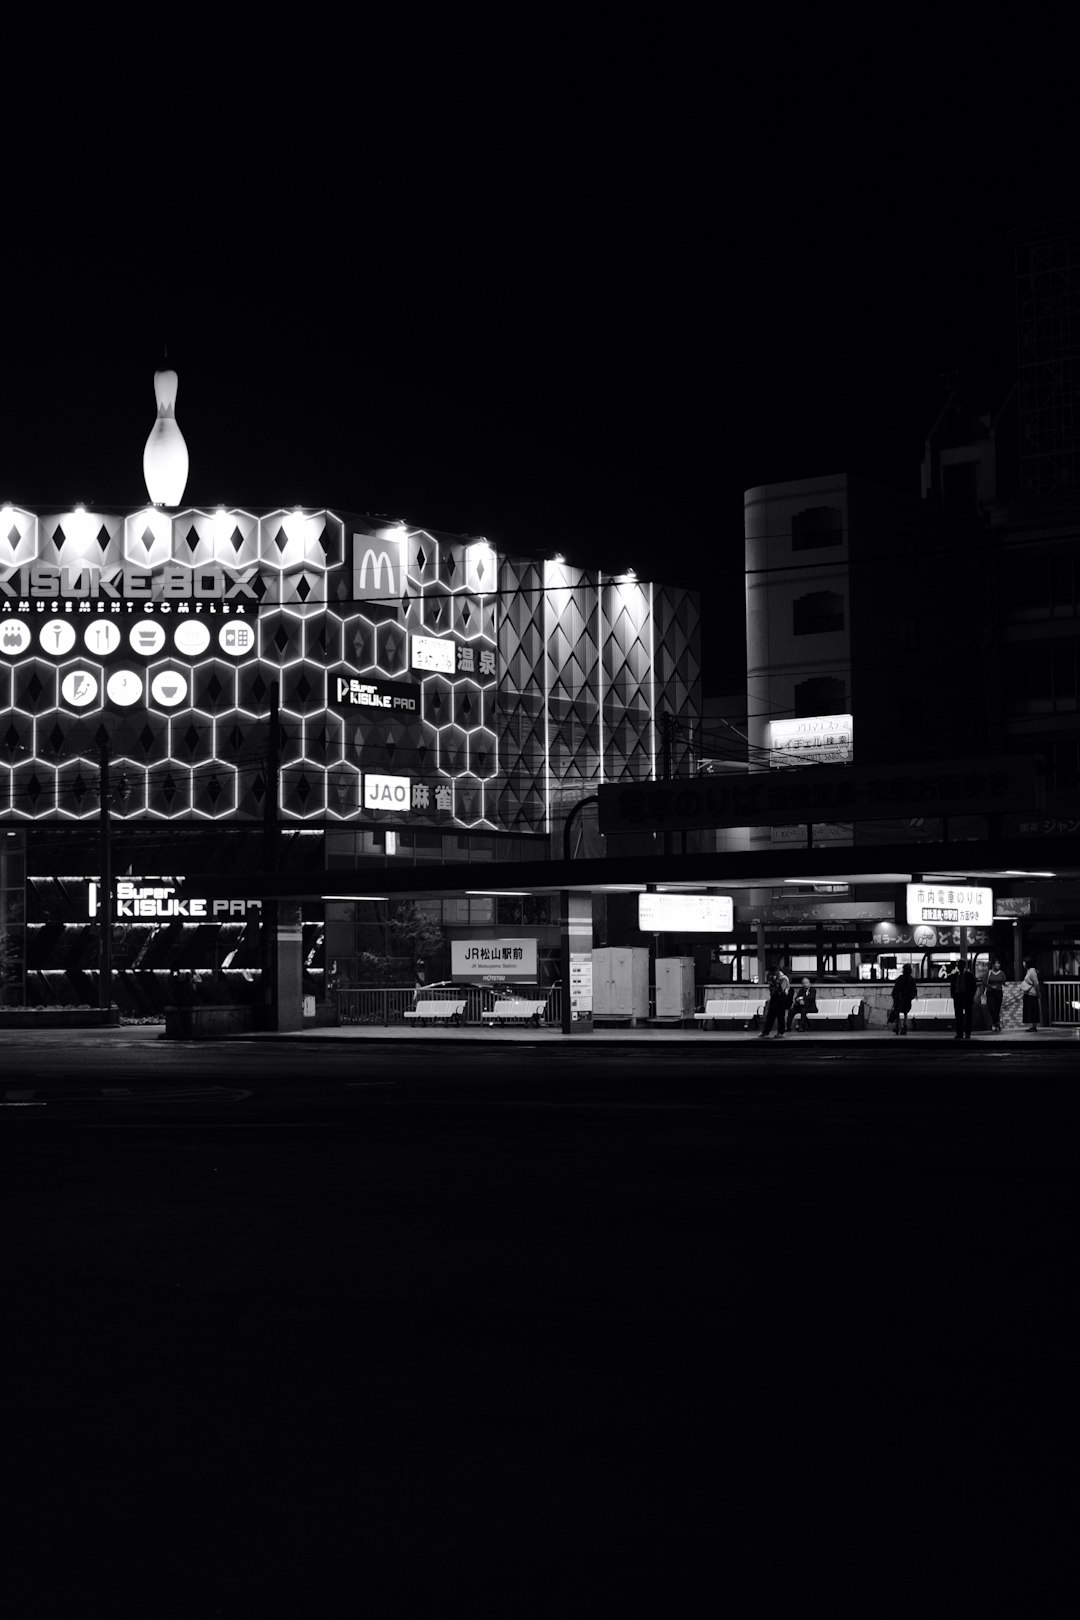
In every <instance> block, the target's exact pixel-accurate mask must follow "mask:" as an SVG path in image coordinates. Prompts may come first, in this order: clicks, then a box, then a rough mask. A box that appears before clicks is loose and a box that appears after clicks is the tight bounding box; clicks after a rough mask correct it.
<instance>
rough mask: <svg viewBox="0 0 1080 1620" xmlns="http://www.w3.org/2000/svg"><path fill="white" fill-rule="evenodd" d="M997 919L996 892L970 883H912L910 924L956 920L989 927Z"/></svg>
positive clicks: (908, 902) (962, 924) (909, 894)
mask: <svg viewBox="0 0 1080 1620" xmlns="http://www.w3.org/2000/svg"><path fill="white" fill-rule="evenodd" d="M993 920H994V891H993V890H992V889H978V888H976V887H975V886H974V884H971V883H909V884H908V885H907V921H908V922H909V923H953V924H956V925H958V926H959V927H961V928H966V927H970V926H973V925H974V926H976V927H980V926H981V927H986V926H987V925H988V924H990V923H992V922H993Z"/></svg>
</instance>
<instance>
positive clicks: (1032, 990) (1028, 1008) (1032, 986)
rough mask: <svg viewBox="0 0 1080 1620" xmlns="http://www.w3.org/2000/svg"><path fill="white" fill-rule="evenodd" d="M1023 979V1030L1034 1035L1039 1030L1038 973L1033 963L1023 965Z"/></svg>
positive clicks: (1028, 962) (1021, 981)
mask: <svg viewBox="0 0 1080 1620" xmlns="http://www.w3.org/2000/svg"><path fill="white" fill-rule="evenodd" d="M1024 970H1025V971H1024V977H1023V978H1022V979H1021V980H1020V989H1021V991H1022V993H1023V997H1024V1000H1023V1009H1024V1029H1025V1031H1026V1033H1027V1034H1029V1035H1034V1034H1035V1033H1036V1031H1037V1030H1038V1028H1039V973H1038V969H1037V968H1036V966H1035V964H1034V962H1032V961H1030V960H1029V961H1027V962H1025V963H1024Z"/></svg>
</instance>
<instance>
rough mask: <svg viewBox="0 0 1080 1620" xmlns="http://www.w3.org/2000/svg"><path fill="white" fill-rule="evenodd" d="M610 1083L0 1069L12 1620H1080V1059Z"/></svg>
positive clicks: (611, 1075)
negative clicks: (93, 1619)
mask: <svg viewBox="0 0 1080 1620" xmlns="http://www.w3.org/2000/svg"><path fill="white" fill-rule="evenodd" d="M580 1045H581V1043H554V1044H545V1043H544V1041H543V1039H541V1040H540V1041H538V1042H537V1041H533V1042H529V1041H517V1042H515V1043H501V1044H500V1045H499V1046H497V1047H495V1046H491V1045H489V1046H487V1047H486V1048H479V1049H478V1048H477V1047H476V1046H475V1045H467V1044H463V1045H462V1046H461V1048H460V1050H457V1051H453V1050H451V1048H450V1047H449V1045H447V1044H443V1045H442V1046H439V1045H438V1044H436V1045H434V1046H433V1045H432V1044H431V1043H430V1042H421V1043H419V1044H413V1045H411V1046H410V1047H408V1048H403V1047H401V1046H400V1045H395V1044H394V1043H393V1042H391V1041H385V1040H367V1041H365V1042H364V1043H363V1044H362V1045H358V1044H357V1043H355V1042H353V1043H351V1044H349V1045H343V1044H341V1043H339V1044H338V1045H337V1046H334V1045H333V1044H332V1043H327V1042H320V1043H313V1042H309V1043H308V1044H307V1045H306V1046H303V1045H301V1044H300V1043H297V1042H285V1041H281V1040H279V1041H278V1042H276V1043H274V1042H254V1041H246V1042H239V1043H236V1044H233V1045H230V1046H228V1047H227V1048H224V1047H217V1048H200V1049H194V1050H193V1049H192V1048H191V1047H189V1046H185V1047H183V1048H182V1049H170V1050H167V1051H166V1050H163V1046H162V1043H155V1032H153V1031H143V1032H127V1031H124V1032H119V1033H118V1032H112V1033H111V1034H106V1033H105V1032H102V1033H101V1034H100V1035H97V1036H95V1037H93V1038H89V1039H87V1040H85V1041H83V1042H81V1043H80V1044H79V1046H78V1048H77V1049H74V1052H73V1054H65V1051H64V1048H63V1047H62V1046H61V1045H56V1044H54V1043H51V1042H37V1043H36V1044H35V1043H33V1042H31V1041H25V1040H20V1041H18V1042H11V1041H7V1042H5V1043H4V1044H3V1045H2V1046H0V1062H2V1063H3V1065H4V1068H3V1093H4V1097H3V1100H4V1102H5V1107H4V1108H3V1109H2V1110H0V1148H2V1151H3V1164H2V1169H3V1178H4V1179H3V1187H4V1221H3V1227H2V1234H0V1253H2V1260H3V1282H4V1294H3V1297H4V1304H5V1309H4V1322H5V1373H6V1377H5V1389H6V1400H7V1413H8V1420H7V1424H6V1433H5V1446H4V1449H5V1457H6V1462H7V1464H8V1470H9V1478H10V1479H11V1482H12V1486H13V1490H12V1491H11V1492H10V1493H9V1498H8V1501H9V1507H8V1508H7V1510H6V1512H5V1524H6V1530H7V1548H8V1550H7V1553H6V1556H5V1574H4V1591H5V1595H6V1599H7V1605H8V1608H9V1610H10V1612H12V1613H14V1614H18V1615H24V1614H25V1615H38V1614H43V1615H44V1614H47V1615H53V1614H71V1615H76V1614H79V1615H81V1614H84V1613H86V1612H87V1611H88V1610H90V1609H94V1610H102V1609H107V1610H108V1612H109V1613H110V1614H112V1615H129V1614H130V1615H133V1616H135V1615H137V1616H140V1617H141V1616H149V1617H152V1616H157V1615H162V1616H173V1615H178V1616H179V1615H182V1616H203V1615H208V1616H209V1615H228V1616H233V1615H237V1616H240V1615H244V1616H247V1615H253V1614H264V1613H279V1612H280V1613H290V1614H291V1613H302V1614H305V1615H323V1614H326V1615H335V1616H336V1615H338V1614H340V1613H342V1612H346V1611H347V1610H357V1611H363V1612H366V1613H371V1614H375V1615H395V1616H396V1615H414V1614H415V1615H423V1616H428V1615H447V1616H451V1615H458V1614H461V1613H472V1614H493V1615H518V1614H528V1615H532V1614H542V1615H550V1616H553V1617H554V1616H562V1615H575V1616H576V1615H590V1616H593V1615H598V1614H603V1615H607V1614H619V1615H621V1614H636V1613H662V1614H665V1615H667V1614H673V1615H682V1614H685V1613H697V1612H699V1611H700V1610H701V1609H703V1608H705V1607H706V1606H708V1608H710V1609H714V1610H721V1611H728V1612H732V1613H735V1614H738V1615H740V1616H741V1615H757V1614H762V1615H765V1614H769V1615H775V1614H777V1613H789V1612H793V1611H799V1612H801V1611H804V1610H811V1609H812V1610H815V1611H817V1610H826V1611H828V1612H830V1613H844V1614H859V1615H878V1614H893V1613H897V1614H913V1613H920V1614H922V1613H929V1614H938V1613H941V1614H948V1615H968V1614H971V1615H983V1614H997V1613H1005V1614H1025V1615H1026V1614H1032V1615H1039V1616H1042V1615H1056V1614H1059V1613H1060V1614H1064V1613H1066V1612H1068V1613H1070V1614H1071V1613H1072V1611H1073V1607H1074V1599H1075V1596H1076V1581H1075V1575H1076V1553H1075V1534H1074V1517H1075V1466H1074V1456H1075V1450H1076V1444H1075V1443H1076V1439H1077V1434H1076V1428H1077V1425H1076V1395H1075V1381H1076V1380H1075V1362H1076V1349H1077V1342H1076V1334H1075V1323H1074V1319H1073V1304H1072V1297H1073V1293H1074V1290H1075V1272H1076V1237H1077V1221H1076V1215H1077V1210H1076V1180H1075V1144H1076V1124H1077V1103H1076V1094H1075V1085H1076V1077H1077V1068H1076V1052H1075V1048H1073V1047H1070V1046H1069V1045H1067V1044H1065V1043H1059V1044H1055V1043H1053V1042H1047V1043H1045V1044H1039V1049H1038V1051H1037V1052H1035V1051H1033V1050H1032V1049H1031V1047H1026V1048H1025V1047H1023V1046H1018V1045H1016V1044H1015V1043H1014V1044H1013V1045H1011V1046H1009V1047H1007V1048H1006V1047H999V1048H998V1049H997V1050H996V1051H995V1052H990V1051H988V1050H980V1049H979V1043H978V1042H974V1043H972V1046H973V1050H972V1051H970V1052H968V1051H967V1049H966V1048H965V1049H963V1050H962V1051H960V1052H957V1051H954V1050H952V1049H951V1047H946V1046H944V1045H943V1044H942V1043H941V1042H940V1040H939V1041H938V1042H937V1043H935V1045H934V1046H933V1047H930V1046H926V1047H925V1048H923V1049H922V1050H921V1051H919V1052H918V1053H916V1052H915V1051H914V1050H906V1051H905V1054H904V1057H905V1060H904V1061H903V1062H901V1061H899V1053H896V1052H895V1051H894V1048H897V1047H900V1046H901V1045H902V1043H900V1042H895V1043H894V1047H893V1048H889V1054H888V1055H886V1054H885V1053H883V1052H882V1051H881V1048H880V1045H879V1046H876V1047H864V1048H863V1049H862V1055H860V1054H859V1053H858V1052H857V1051H856V1049H855V1048H854V1047H852V1046H848V1047H847V1048H846V1049H843V1050H841V1051H840V1052H835V1051H832V1050H831V1046H830V1047H825V1046H822V1047H819V1048H817V1049H815V1050H813V1051H812V1050H811V1049H810V1046H809V1045H807V1046H806V1047H803V1048H798V1049H796V1043H794V1042H793V1043H791V1048H790V1049H789V1048H788V1047H787V1046H786V1045H785V1046H784V1047H783V1049H782V1050H781V1051H774V1050H772V1049H770V1050H763V1048H764V1043H761V1045H760V1046H759V1047H757V1048H756V1049H750V1050H746V1049H744V1050H742V1051H734V1050H733V1051H731V1052H729V1053H727V1054H726V1055H725V1058H724V1061H723V1063H719V1062H718V1061H717V1056H716V1053H715V1049H713V1050H712V1051H706V1050H705V1049H703V1048H702V1047H701V1045H700V1043H699V1045H697V1046H692V1045H687V1046H686V1047H684V1048H679V1047H677V1046H675V1045H671V1044H669V1045H667V1046H665V1047H664V1048H663V1051H662V1053H661V1054H658V1051H657V1048H656V1047H655V1046H652V1047H650V1046H649V1045H648V1044H647V1043H644V1042H638V1043H636V1044H634V1043H630V1044H626V1045H624V1046H623V1047H622V1048H621V1049H620V1048H618V1046H616V1045H614V1044H608V1045H606V1046H604V1047H600V1046H592V1047H590V1048H589V1049H588V1050H587V1051H586V1052H584V1053H583V1052H581V1051H580V1050H579V1048H580ZM571 1048H572V1050H571ZM73 1061H75V1062H77V1070H76V1071H75V1072H72V1069H71V1068H70V1066H69V1065H70V1064H71V1063H72V1062H73Z"/></svg>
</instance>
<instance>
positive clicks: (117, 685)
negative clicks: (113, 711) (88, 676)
mask: <svg viewBox="0 0 1080 1620" xmlns="http://www.w3.org/2000/svg"><path fill="white" fill-rule="evenodd" d="M105 691H106V693H107V695H108V698H109V702H110V703H116V704H118V705H119V707H120V708H122V709H130V707H131V705H132V704H133V703H138V702H139V700H140V698H141V697H142V695H143V682H142V676H141V675H136V674H135V671H134V670H131V669H118V670H115V671H114V672H113V674H112V675H110V676H109V678H108V680H107V681H106V682H105Z"/></svg>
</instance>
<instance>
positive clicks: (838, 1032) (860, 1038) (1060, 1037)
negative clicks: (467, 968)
mask: <svg viewBox="0 0 1080 1620" xmlns="http://www.w3.org/2000/svg"><path fill="white" fill-rule="evenodd" d="M222 1038H223V1039H225V1040H234V1041H303V1042H306V1043H307V1042H319V1041H331V1042H340V1041H394V1042H404V1043H406V1044H411V1045H440V1044H443V1045H444V1044H446V1043H447V1042H450V1043H451V1044H453V1045H458V1046H460V1045H474V1046H491V1045H492V1044H497V1043H502V1044H510V1045H514V1044H524V1045H527V1046H538V1045H540V1044H541V1043H542V1042H545V1043H546V1042H549V1041H552V1042H555V1041H574V1042H575V1043H576V1044H578V1045H580V1044H581V1043H582V1042H592V1043H593V1044H595V1045H596V1046H627V1045H634V1046H647V1047H652V1048H653V1049H656V1050H662V1049H663V1048H664V1047H666V1046H670V1045H672V1044H676V1045H680V1046H683V1045H691V1046H696V1047H700V1048H701V1050H702V1051H704V1050H706V1049H707V1048H712V1047H731V1046H743V1047H761V1048H762V1049H764V1048H765V1047H766V1045H768V1046H769V1047H776V1046H778V1045H781V1042H779V1041H777V1039H776V1037H775V1036H773V1035H769V1036H766V1037H765V1038H764V1039H763V1038H762V1037H761V1035H760V1034H759V1033H758V1032H757V1031H756V1030H742V1029H740V1030H719V1031H717V1030H701V1029H698V1028H694V1029H680V1028H677V1027H674V1026H671V1025H668V1026H657V1025H638V1026H632V1025H629V1024H620V1025H607V1026H604V1027H601V1028H597V1029H594V1030H593V1031H592V1033H591V1034H579V1035H564V1034H563V1033H562V1031H561V1030H558V1029H550V1028H540V1029H533V1028H532V1027H531V1026H528V1025H525V1026H517V1027H511V1028H499V1027H497V1026H496V1027H495V1028H490V1027H488V1026H484V1027H481V1026H479V1025H476V1024H466V1025H443V1026H441V1027H439V1028H436V1027H435V1026H432V1025H428V1026H426V1027H424V1028H420V1029H417V1028H416V1027H415V1026H414V1025H412V1024H345V1025H342V1026H341V1027H340V1028H337V1029H325V1028H324V1029H305V1030H263V1031H257V1032H255V1033H251V1034H242V1035H229V1036H224V1037H222ZM953 1040H954V1036H953V1032H952V1029H951V1027H945V1028H939V1029H926V1030H918V1031H915V1030H913V1031H912V1032H911V1033H910V1034H909V1035H906V1036H898V1035H894V1034H893V1032H892V1030H891V1029H852V1030H846V1029H834V1030H827V1029H821V1030H811V1031H810V1032H809V1033H808V1034H806V1035H802V1034H799V1035H793V1034H790V1033H789V1034H786V1035H785V1036H784V1037H783V1043H784V1044H786V1045H787V1046H790V1047H798V1048H803V1047H805V1048H818V1047H823V1048H828V1049H829V1050H838V1049H842V1048H845V1047H850V1046H852V1045H855V1046H859V1047H861V1048H865V1047H866V1046H890V1047H896V1048H898V1049H900V1048H901V1047H902V1046H904V1045H907V1046H943V1045H952V1043H953ZM1047 1041H1050V1042H1052V1043H1053V1044H1054V1045H1058V1044H1060V1043H1061V1042H1062V1041H1065V1042H1068V1041H1073V1042H1080V1029H1052V1028H1049V1027H1047V1028H1040V1029H1039V1031H1038V1032H1037V1034H1035V1035H1029V1034H1028V1033H1027V1032H1026V1031H1025V1030H1022V1029H1018V1030H1003V1031H1002V1032H1001V1033H1000V1034H998V1035H993V1034H991V1033H990V1031H989V1030H987V1031H984V1032H979V1033H976V1034H975V1035H973V1036H972V1038H971V1041H970V1043H968V1044H970V1045H971V1046H972V1047H974V1046H983V1045H986V1046H1001V1045H1003V1044H1004V1045H1006V1046H1030V1047H1038V1046H1039V1045H1040V1044H1041V1043H1044V1042H1047ZM962 1044H963V1043H962Z"/></svg>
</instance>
